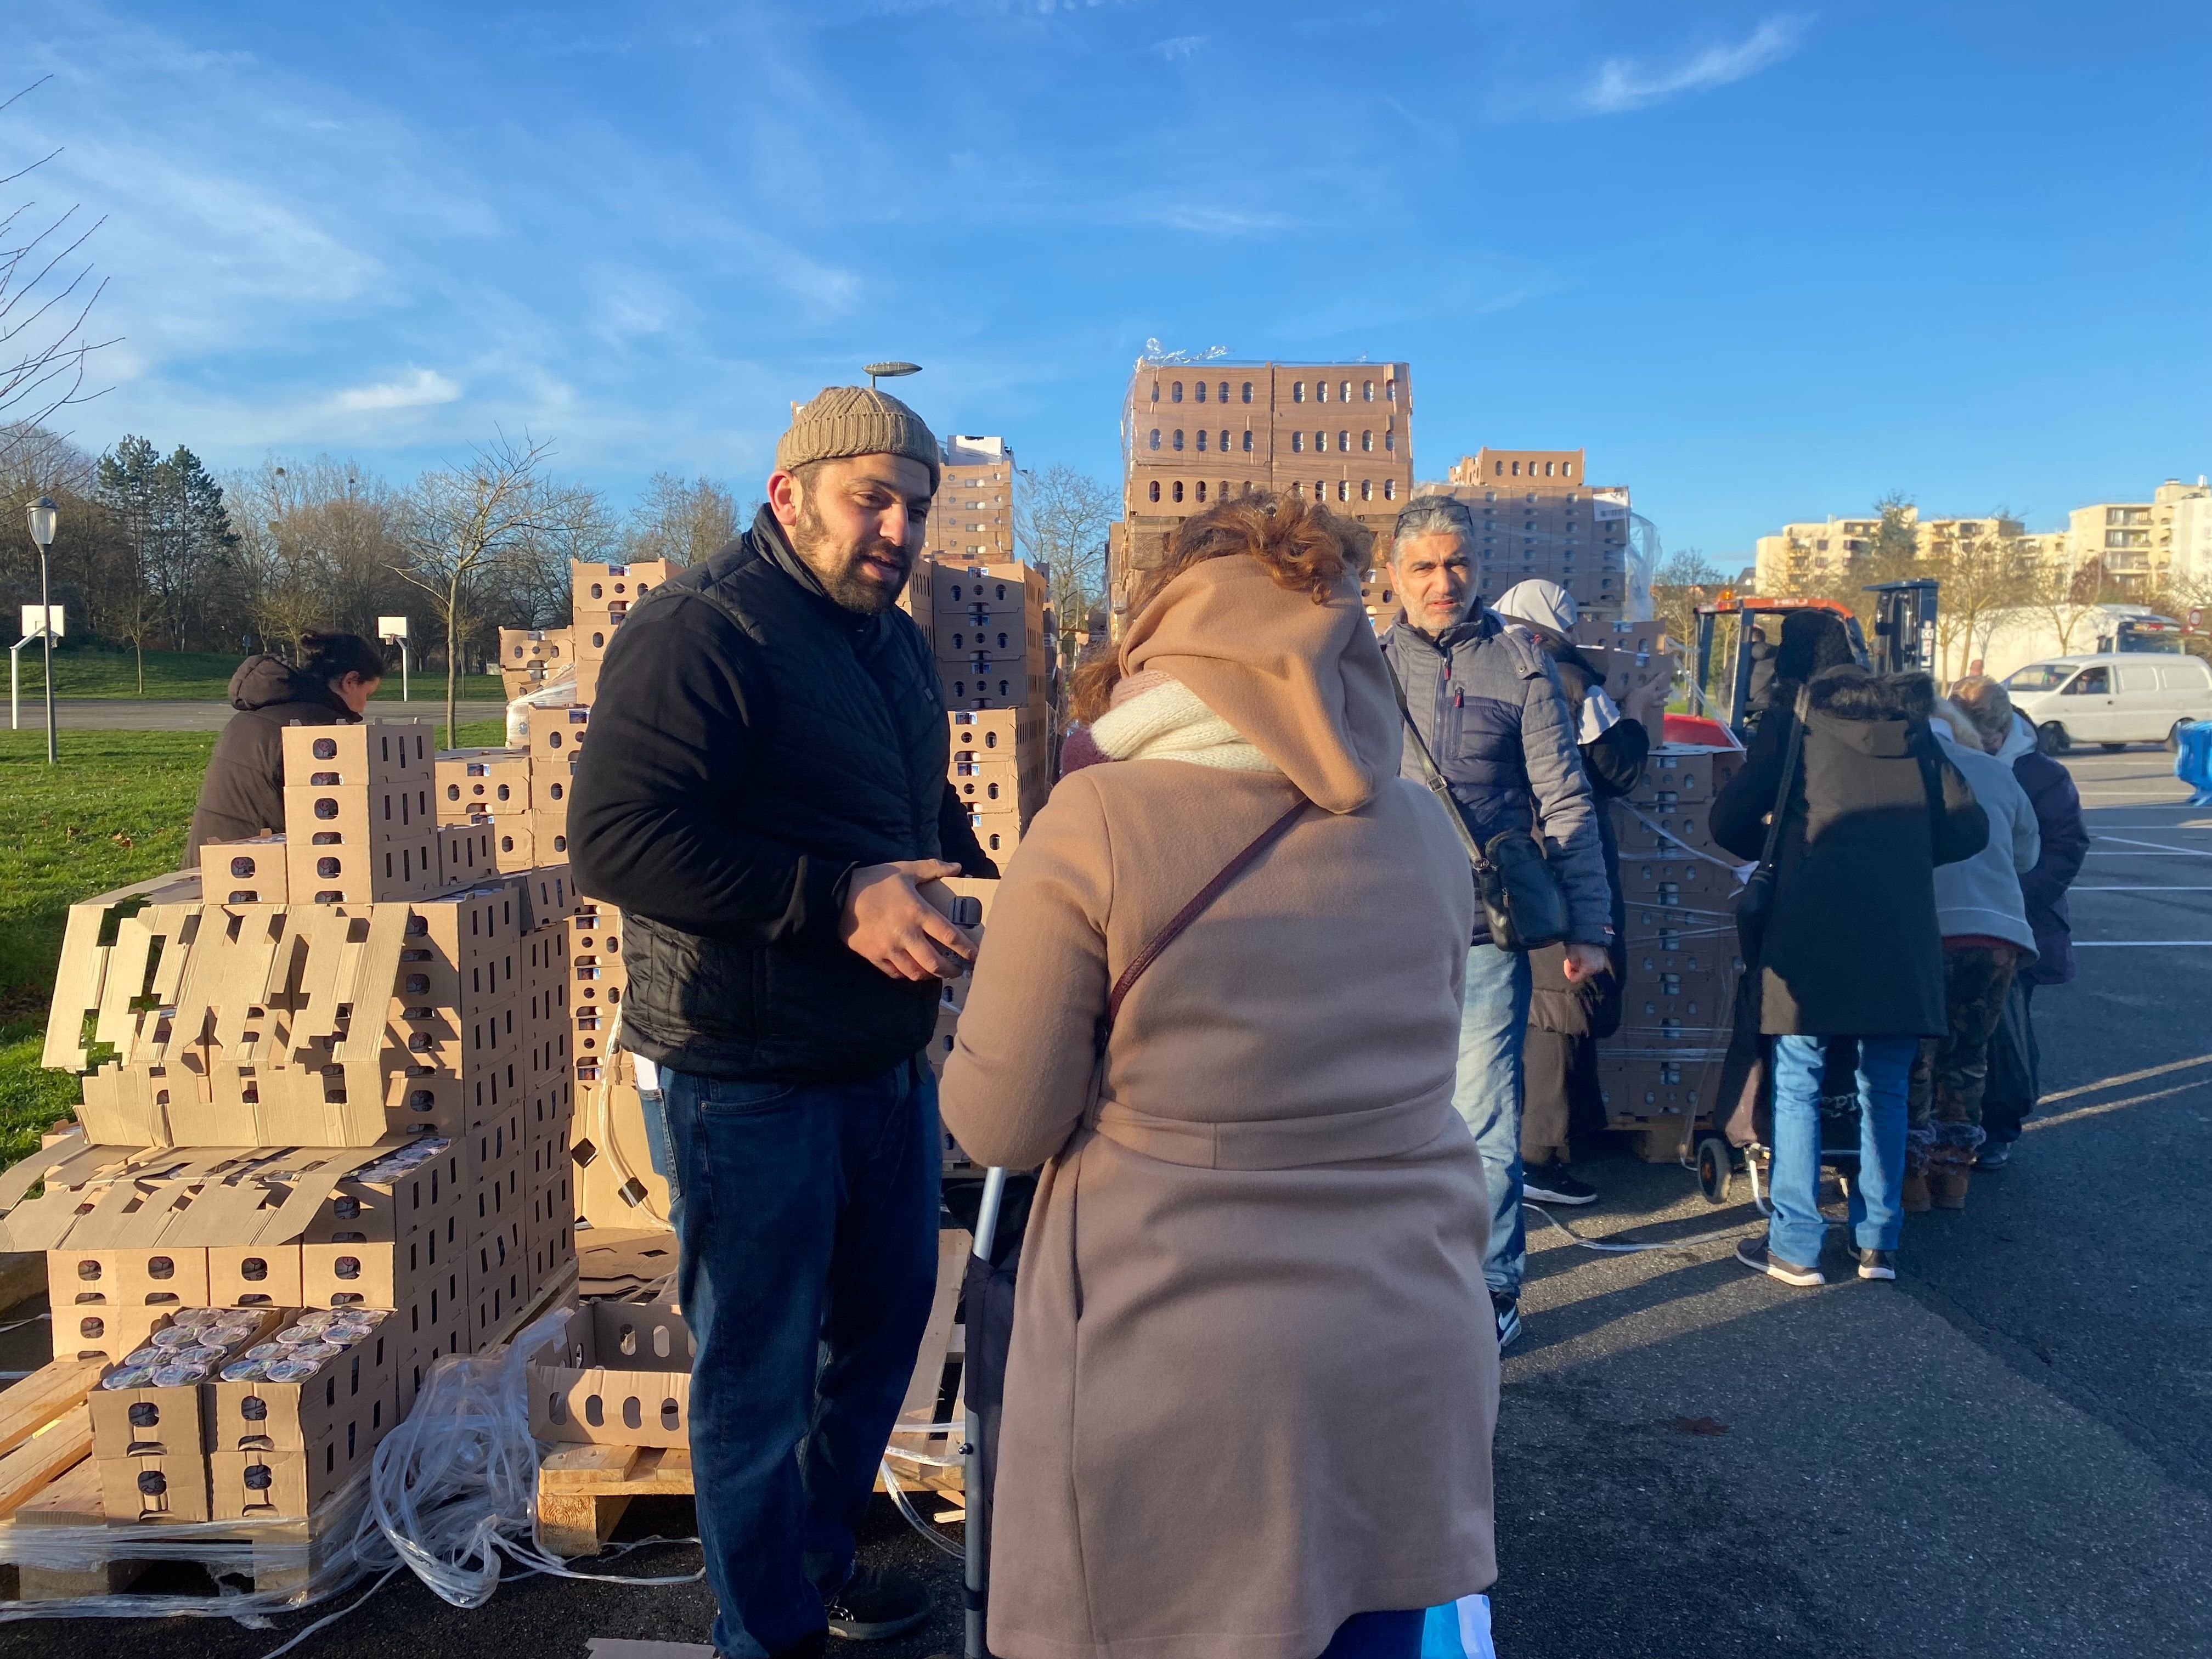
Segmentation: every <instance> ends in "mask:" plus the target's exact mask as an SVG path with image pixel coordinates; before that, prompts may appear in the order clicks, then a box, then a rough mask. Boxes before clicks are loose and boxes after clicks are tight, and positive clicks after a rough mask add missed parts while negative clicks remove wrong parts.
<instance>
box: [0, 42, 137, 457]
mask: <svg viewBox="0 0 2212 1659" xmlns="http://www.w3.org/2000/svg"><path fill="white" fill-rule="evenodd" d="M51 79H52V76H40V78H39V79H38V80H36V81H33V82H31V84H30V85H29V86H27V87H25V88H23V89H22V90H21V92H18V93H16V94H15V95H14V96H13V97H11V98H9V99H7V100H5V101H4V102H0V110H6V109H7V108H9V106H12V105H13V104H15V102H16V101H17V100H20V99H22V98H24V97H27V96H28V95H29V94H31V93H33V92H35V91H36V90H37V89H38V88H40V87H42V86H44V85H45V84H46V82H47V81H49V80H51ZM60 154H61V151H60V150H58V149H56V150H52V151H50V152H49V153H48V154H46V155H42V156H40V158H39V159H38V160H37V161H33V162H31V163H29V164H28V165H27V166H25V167H18V168H17V169H16V170H15V172H13V173H9V174H8V175H7V176H6V177H4V178H0V185H12V184H15V182H17V181H18V180H19V179H22V178H24V177H25V176H27V174H29V173H33V172H35V171H37V170H38V169H39V168H40V167H44V166H45V165H46V163H47V162H48V161H52V160H53V159H54V157H55V156H57V155H60ZM105 223H106V220H104V219H96V220H94V222H92V223H90V224H85V223H83V222H82V221H80V220H79V219H78V217H77V210H76V208H74V207H70V208H67V209H65V210H63V211H62V212H61V213H60V214H58V216H54V217H52V218H50V219H47V220H46V222H44V223H43V224H41V223H40V222H39V219H38V204H37V203H36V202H35V201H31V202H19V203H18V204H16V205H15V206H14V207H12V208H9V209H7V210H5V211H4V212H0V422H5V423H6V424H5V425H4V426H0V446H5V445H7V444H9V442H10V441H11V440H13V441H21V435H23V434H25V433H27V432H29V433H35V432H37V431H38V430H39V429H40V428H41V427H42V426H43V425H44V423H45V422H46V420H47V418H48V417H49V416H52V415H53V414H54V413H56V412H57V411H58V410H62V409H64V408H66V407H68V406H69V405H70V404H80V403H83V402H85V401H86V400H87V399H88V398H94V397H97V396H98V395H99V393H98V392H87V391H86V390H85V389H84V378H85V362H86V359H87V358H88V356H90V355H91V354H92V353H93V352H95V351H97V350H99V349H100V347H102V346H105V345H112V344H113V343H114V342H113V341H112V340H99V341H92V340H87V339H86V338H85V337H84V325H85V321H86V319H88V317H90V316H91V314H92V307H93V306H94V304H95V303H96V302H97V301H99V299H100V294H101V293H102V292H103V291H104V290H105V289H106V287H107V283H106V278H104V277H103V278H101V279H100V281H98V282H94V280H93V276H92V266H91V265H90V264H88V263H80V260H79V256H80V255H81V254H82V251H83V248H84V245H85V243H86V242H88V240H91V238H92V234H93V233H94V231H96V230H98V229H99V228H100V226H101V225H103V224H105ZM8 459H9V456H8V453H7V452H6V450H5V449H4V448H0V463H4V462H5V461H7V460H8Z"/></svg>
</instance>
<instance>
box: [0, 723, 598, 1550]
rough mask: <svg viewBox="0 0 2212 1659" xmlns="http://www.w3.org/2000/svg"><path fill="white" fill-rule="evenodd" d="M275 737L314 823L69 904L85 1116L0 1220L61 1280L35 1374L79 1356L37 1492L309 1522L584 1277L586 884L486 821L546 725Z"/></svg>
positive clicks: (303, 815) (513, 791)
mask: <svg viewBox="0 0 2212 1659" xmlns="http://www.w3.org/2000/svg"><path fill="white" fill-rule="evenodd" d="M283 744H284V750H285V763H286V775H287V778H288V785H287V793H288V797H289V799H288V800H287V803H286V805H287V812H288V820H287V822H288V825H289V824H291V823H294V822H296V826H297V827H296V828H294V829H289V833H288V834H287V835H285V836H281V837H269V836H264V837H259V838H256V839H253V840H249V841H240V842H210V843H207V844H206V845H205V846H204V848H202V849H201V853H200V856H199V865H198V869H197V872H186V873H183V874H179V875H176V876H170V877H164V878H159V879H157V880H155V881H150V882H144V883H141V884H138V885H137V886H135V887H131V888H126V889H123V890H119V891H118V892H114V893H109V894H104V895H101V896H99V897H96V898H94V899H89V900H86V901H84V902H81V903H78V904H76V905H74V906H72V907H71V908H70V916H69V921H68V924H67V927H66V930H65V934H64V943H63V949H62V959H61V963H60V965H59V968H58V972H57V974H56V981H55V988H54V994H53V999H52V1006H51V1009H50V1012H49V1017H48V1024H47V1030H46V1046H45V1050H44V1054H43V1059H44V1061H45V1063H46V1065H48V1066H52V1067H56V1068H58V1069H64V1070H67V1071H70V1072H73V1073H78V1074H79V1075H80V1077H81V1079H82V1085H81V1086H82V1103H81V1104H80V1106H79V1107H78V1109H77V1122H76V1126H75V1128H74V1130H73V1131H71V1132H68V1133H58V1134H56V1135H54V1136H52V1137H49V1144H48V1145H47V1146H46V1147H45V1148H44V1149H42V1150H41V1152H39V1153H37V1154H35V1155H33V1158H30V1159H27V1160H25V1161H24V1162H23V1163H21V1164H17V1165H16V1166H15V1168H14V1169H12V1170H9V1171H8V1172H7V1174H6V1175H5V1176H0V1215H4V1219H0V1249H11V1250H16V1251H26V1252H40V1253H43V1254H45V1255H46V1264H47V1275H48V1282H49V1285H50V1287H51V1291H52V1302H53V1308H54V1316H53V1338H54V1349H55V1355H56V1358H55V1362H54V1363H55V1366H56V1367H58V1368H60V1369H59V1370H56V1371H55V1373H54V1375H53V1377H52V1378H51V1379H49V1380H48V1382H47V1383H43V1384H42V1385H41V1387H40V1389H38V1390H34V1392H38V1393H39V1394H40V1398H42V1399H43V1398H45V1397H46V1395H47V1394H50V1393H52V1392H53V1390H54V1389H56V1388H58V1387H60V1385H61V1384H62V1383H64V1382H66V1381H67V1380H68V1377H67V1376H64V1372H67V1373H68V1374H69V1375H70V1376H81V1375H83V1374H85V1373H86V1372H87V1371H88V1370H89V1371H90V1373H91V1375H92V1377H93V1379H94V1380H92V1381H91V1382H89V1383H88V1384H87V1386H88V1387H89V1388H90V1389H91V1392H92V1396H93V1398H92V1405H91V1407H89V1408H88V1419H87V1420H88V1436H87V1438H86V1441H85V1443H84V1447H83V1449H84V1451H85V1452H86V1453H87V1454H88V1456H87V1457H86V1458H85V1459H84V1460H83V1461H82V1463H81V1465H79V1464H73V1463H70V1462H68V1460H67V1459H66V1458H65V1457H64V1456H62V1455H60V1454H62V1453H63V1452H64V1451H65V1450H66V1449H67V1448H68V1447H70V1445H72V1444H74V1443H75V1442H74V1440H55V1441H53V1442H52V1444H51V1448H50V1449H52V1451H53V1452H54V1453H55V1454H56V1455H54V1456H53V1457H52V1458H50V1459H46V1458H45V1457H44V1454H42V1459H44V1461H42V1462H41V1463H40V1473H41V1474H42V1476H43V1475H51V1476H52V1488H51V1490H50V1491H49V1492H47V1493H46V1495H45V1496H43V1497H38V1498H32V1499H30V1500H29V1501H30V1503H31V1504H33V1505H35V1506H39V1507H40V1511H41V1513H42V1515H43V1516H44V1518H45V1519H46V1520H47V1521H49V1522H51V1523H52V1524H55V1525H61V1524H64V1523H66V1524H70V1525H77V1524H83V1525H88V1526H89V1525H100V1524H105V1522H106V1520H107V1519H109V1518H113V1519H118V1520H130V1521H132V1522H138V1521H145V1522H156V1523H162V1522H166V1523H171V1524H175V1523H179V1522H216V1523H221V1522H228V1521H233V1520H235V1521H239V1522H255V1523H258V1522H270V1524H272V1525H275V1524H276V1523H278V1522H283V1523H287V1524H294V1525H302V1526H307V1527H308V1531H307V1533H306V1534H297V1533H295V1534H289V1536H291V1537H292V1538H293V1539H294V1541H295V1543H296V1542H298V1541H299V1540H300V1539H301V1538H303V1537H311V1536H312V1535H313V1525H312V1524H310V1522H311V1521H312V1518H313V1517H315V1516H319V1515H322V1514H323V1512H324V1506H325V1505H326V1504H330V1503H331V1502H333V1501H334V1500H335V1499H336V1498H337V1496H338V1495H339V1494H340V1493H341V1492H347V1491H355V1492H357V1491H358V1490H359V1483H360V1480H361V1479H362V1476H363V1475H364V1474H365V1472H366V1470H367V1467H368V1459H369V1457H370V1456H371V1455H372V1454H373V1452H374V1448H375V1445H376V1443H377V1441H378V1440H379V1439H380V1437H382V1436H383V1435H384V1434H385V1433H387V1432H388V1431H389V1430H390V1428H391V1426H392V1424H393V1423H394V1422H396V1421H398V1419H400V1418H402V1417H403V1416H404V1414H405V1413H406V1412H407V1411H408V1410H409V1409H410V1407H411V1406H412V1405H413V1404H414V1402H415V1400H416V1396H417V1395H418V1394H419V1392H420V1390H421V1389H422V1385H423V1382H424V1379H425V1377H426V1376H427V1374H428V1370H429V1368H430V1367H431V1365H432V1364H435V1361H436V1360H438V1359H439V1358H442V1357H444V1356H446V1355H448V1354H453V1353H463V1352H471V1351H474V1350H477V1349H481V1348H483V1347H485V1346H489V1345H493V1344H497V1343H500V1342H502V1341H504V1340H506V1339H507V1337H508V1336H509V1335H510V1334H512V1333H513V1331H514V1330H516V1329H517V1328H520V1325H521V1324H522V1322H524V1321H525V1320H526V1318H527V1317H528V1316H530V1314H531V1313H532V1312H533V1311H534V1310H537V1309H538V1308H539V1307H542V1306H544V1305H545V1304H547V1303H548V1302H549V1301H550V1300H552V1299H555V1298H557V1297H561V1296H562V1295H565V1294H568V1293H569V1291H570V1289H571V1287H573V1285H574V1282H575V1244H574V1216H573V1212H572V1207H571V1204H570V1200H569V1196H568V1194H569V1185H570V1181H569V1175H568V1170H567V1169H566V1167H565V1161H566V1158H567V1156H568V1137H569V1134H570V1133H571V1129H572V1122H573V1102H574V1092H573V1091H574V1060H573V1057H572V1055H571V1054H570V1049H569V1045H570V1042H571V1040H572V1036H573V1032H572V1030H571V1027H570V1019H569V1012H568V998H569V981H568V972H569V970H568V920H569V916H570V914H571V912H572V911H573V909H574V895H573V893H572V892H571V891H570V890H569V886H568V869H567V866H566V865H565V863H557V862H556V863H548V862H544V861H535V862H532V863H531V864H529V865H527V866H524V867H520V868H514V869H507V870H502V869H501V868H500V867H499V860H498V859H497V856H496V851H495V840H496V837H497V834H498V831H499V830H500V829H501V827H502V826H503V825H506V824H509V823H513V824H519V825H522V826H525V827H527V826H529V825H530V824H531V823H532V818H533V814H534V811H535V805H536V802H537V800H538V799H539V797H540V795H541V793H542V792H541V791H539V790H538V788H537V787H535V780H534V779H533V777H532V770H531V769H532V766H533V764H534V757H533V756H532V754H531V753H528V752H521V753H515V752H509V751H459V752H455V753H453V754H447V755H441V754H439V753H437V752H436V751H435V750H434V749H433V748H432V746H431V744H430V738H429V727H428V726H426V725H424V724H423V723H422V722H417V721H404V720H389V721H388V720H369V721H366V722H364V723H362V725H359V726H315V727H307V726H295V727H288V728H286V729H285V731H284V732H283ZM550 748H551V746H550V744H549V745H548V749H549V751H550ZM533 845H534V837H533ZM33 1188H37V1190H38V1195H37V1196H36V1197H31V1196H28V1194H31V1193H32V1191H33ZM372 1333H373V1334H372ZM40 1376H42V1377H43V1376H46V1374H45V1373H41V1374H40ZM234 1385H237V1386H234ZM55 1397H56V1398H61V1397H62V1396H61V1395H55ZM156 1530H159V1528H156ZM258 1535H259V1534H256V1536H258ZM183 1547H184V1546H182V1545H179V1549H182V1548H183ZM149 1559H169V1558H168V1557H167V1556H158V1557H149ZM179 1559H194V1558H191V1557H190V1556H189V1554H188V1553H187V1554H186V1555H184V1556H180V1557H179ZM257 1559H258V1558H257Z"/></svg>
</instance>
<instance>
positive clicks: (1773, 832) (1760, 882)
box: [1735, 690, 1807, 966]
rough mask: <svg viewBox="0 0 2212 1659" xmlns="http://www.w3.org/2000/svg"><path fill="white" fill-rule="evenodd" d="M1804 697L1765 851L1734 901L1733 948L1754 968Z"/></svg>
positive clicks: (1799, 744)
mask: <svg viewBox="0 0 2212 1659" xmlns="http://www.w3.org/2000/svg"><path fill="white" fill-rule="evenodd" d="M1806 707H1807V701H1806V694H1805V693H1804V692H1803V691H1802V690H1801V691H1799V692H1798V694H1797V710H1796V715H1797V717H1796V720H1792V721H1791V722H1790V741H1789V742H1788V744H1786V745H1784V750H1783V754H1782V786H1781V787H1780V788H1778V789H1777V790H1776V791H1775V792H1774V811H1773V812H1772V813H1771V815H1770V816H1769V817H1768V818H1767V821H1766V848H1765V851H1763V852H1762V853H1760V854H1759V867H1758V868H1757V869H1755V870H1753V872H1751V879H1750V880H1749V881H1747V882H1746V883H1744V884H1743V891H1741V893H1739V894H1737V895H1736V899H1735V938H1736V945H1737V948H1738V950H1739V951H1740V952H1741V955H1742V957H1743V959H1744V962H1745V963H1747V965H1750V966H1756V965H1757V964H1758V962H1759V950H1760V947H1761V946H1763V945H1765V943H1766V923H1767V919H1768V918H1769V917H1770V916H1771V915H1772V914H1773V911H1774V881H1775V876H1774V855H1775V853H1776V851H1777V849H1778V848H1779V847H1780V846H1781V844H1782V820H1783V819H1784V817H1788V816H1789V813H1790V787H1791V786H1792V785H1793V784H1794V783H1796V781H1797V757H1798V756H1799V754H1800V753H1801V752H1802V750H1803V748H1804V746H1805V712H1806Z"/></svg>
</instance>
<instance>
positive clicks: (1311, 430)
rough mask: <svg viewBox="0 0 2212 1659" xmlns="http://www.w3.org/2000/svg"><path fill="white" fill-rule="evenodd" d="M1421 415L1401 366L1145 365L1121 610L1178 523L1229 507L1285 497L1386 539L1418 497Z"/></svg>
mask: <svg viewBox="0 0 2212 1659" xmlns="http://www.w3.org/2000/svg"><path fill="white" fill-rule="evenodd" d="M1121 437H1122V447H1123V452H1124V453H1125V454H1126V455H1127V476H1126V477H1125V478H1124V480H1123V483H1122V518H1121V523H1120V524H1119V525H1117V526H1115V530H1114V536H1113V541H1112V571H1111V576H1112V584H1113V593H1114V599H1115V605H1116V606H1117V607H1118V606H1119V605H1121V604H1124V603H1126V601H1127V592H1128V586H1127V576H1128V573H1129V572H1130V571H1132V570H1140V569H1144V568H1148V567H1150V566H1152V565H1154V564H1157V563H1158V562H1159V559H1160V556H1161V555H1162V554H1163V553H1164V551H1165V550H1166V545H1167V538H1168V536H1169V535H1170V533H1171V532H1173V530H1174V528H1175V526H1176V525H1177V524H1178V523H1180V522H1181V521H1182V520H1184V519H1187V518H1188V517H1189V516H1190V515H1191V514H1193V513H1200V512H1203V511H1204V510H1205V509H1206V507H1208V506H1210V505H1212V503H1214V502H1217V501H1221V500H1223V499H1225V497H1228V496H1233V495H1239V494H1244V493H1248V492H1249V491H1252V490H1255V489H1273V490H1279V491H1281V492H1282V493H1284V494H1285V495H1298V496H1303V497H1304V498H1305V499H1307V500H1314V501H1325V502H1327V503H1328V507H1330V509H1331V510H1332V511H1334V512H1336V513H1341V514H1343V515H1344V516H1346V517H1348V518H1350V519H1352V520H1355V521H1357V522H1358V523H1359V524H1360V525H1362V526H1364V527H1365V528H1366V529H1368V530H1369V531H1370V532H1377V531H1381V532H1387V531H1388V529H1389V525H1390V522H1391V520H1394V519H1395V518H1396V517H1397V513H1398V509H1399V508H1400V507H1402V506H1404V505H1405V503H1406V500H1407V497H1408V496H1410V495H1412V494H1413V379H1412V374H1411V372H1410V370H1409V369H1408V368H1407V365H1406V364H1404V363H1277V362H1267V363H1230V362H1205V363H1155V362H1139V363H1138V365H1137V368H1136V372H1135V373H1134V374H1133V375H1132V377H1131V379H1130V382H1129V395H1128V399H1127V403H1126V404H1124V405H1123V415H1122V433H1121Z"/></svg>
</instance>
